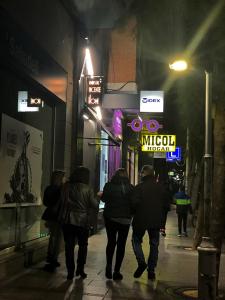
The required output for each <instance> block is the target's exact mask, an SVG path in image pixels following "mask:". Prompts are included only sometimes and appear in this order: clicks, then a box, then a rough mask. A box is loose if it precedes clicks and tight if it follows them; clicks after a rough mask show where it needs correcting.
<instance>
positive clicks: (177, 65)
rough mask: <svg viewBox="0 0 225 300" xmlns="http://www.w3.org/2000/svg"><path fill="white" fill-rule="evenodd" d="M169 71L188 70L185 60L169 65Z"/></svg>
mask: <svg viewBox="0 0 225 300" xmlns="http://www.w3.org/2000/svg"><path fill="white" fill-rule="evenodd" d="M169 67H170V69H172V70H174V71H178V72H181V71H185V70H187V68H188V64H187V62H186V61H185V60H176V61H175V62H174V63H172V64H170V65H169Z"/></svg>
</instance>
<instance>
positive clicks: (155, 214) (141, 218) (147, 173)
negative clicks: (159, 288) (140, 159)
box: [131, 165, 169, 280]
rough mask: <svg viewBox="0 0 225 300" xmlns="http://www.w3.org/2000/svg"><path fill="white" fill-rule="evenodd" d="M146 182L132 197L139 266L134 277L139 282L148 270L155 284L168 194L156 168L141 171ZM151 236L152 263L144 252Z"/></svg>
mask: <svg viewBox="0 0 225 300" xmlns="http://www.w3.org/2000/svg"><path fill="white" fill-rule="evenodd" d="M141 180H142V182H141V183H140V184H138V185H137V186H136V187H135V188H134V192H133V193H132V198H131V199H132V211H133V221H132V226H133V235H132V245H133V249H134V253H135V256H136V259H137V262H138V268H137V269H136V271H135V272H134V277H135V278H139V277H140V276H141V275H142V273H143V272H144V271H145V269H146V268H147V269H148V279H150V280H155V268H156V266H157V261H158V246H159V231H160V227H161V224H162V217H163V212H164V210H165V209H166V208H167V207H168V201H169V198H168V193H167V191H166V189H165V187H164V186H163V185H161V184H160V183H157V182H156V180H155V176H154V170H153V168H152V166H150V165H145V166H143V168H142V170H141ZM146 231H147V232H148V236H149V244H150V253H149V257H148V262H147V263H146V261H145V256H144V253H143V249H142V240H143V237H144V235H145V232H146Z"/></svg>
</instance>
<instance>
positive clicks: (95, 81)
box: [87, 76, 103, 106]
mask: <svg viewBox="0 0 225 300" xmlns="http://www.w3.org/2000/svg"><path fill="white" fill-rule="evenodd" d="M102 93H103V77H102V76H91V77H89V76H88V77H87V104H88V105H89V106H99V105H101V101H102Z"/></svg>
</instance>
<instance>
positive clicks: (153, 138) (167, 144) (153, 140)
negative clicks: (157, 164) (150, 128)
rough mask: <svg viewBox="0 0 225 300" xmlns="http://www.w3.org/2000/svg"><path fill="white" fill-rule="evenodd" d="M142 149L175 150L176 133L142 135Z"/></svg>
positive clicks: (152, 150) (153, 150)
mask: <svg viewBox="0 0 225 300" xmlns="http://www.w3.org/2000/svg"><path fill="white" fill-rule="evenodd" d="M141 144H142V146H141V150H142V151H150V152H155V151H157V152H173V151H175V149H176V135H169V134H165V135H158V134H152V135H147V134H144V135H142V138H141Z"/></svg>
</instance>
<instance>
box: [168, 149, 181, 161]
mask: <svg viewBox="0 0 225 300" xmlns="http://www.w3.org/2000/svg"><path fill="white" fill-rule="evenodd" d="M177 160H179V161H180V160H181V147H176V150H175V151H174V152H166V161H170V162H174V161H177Z"/></svg>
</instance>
